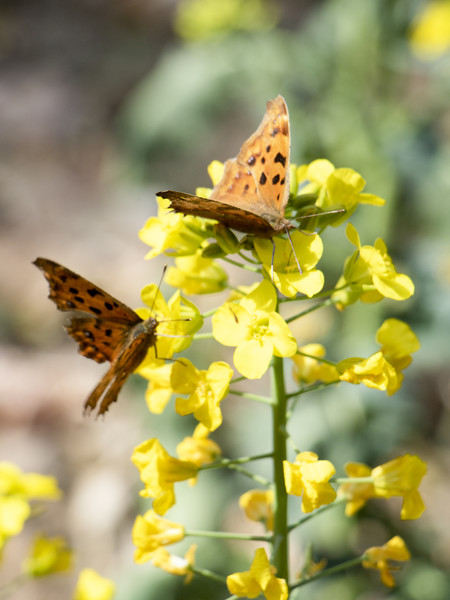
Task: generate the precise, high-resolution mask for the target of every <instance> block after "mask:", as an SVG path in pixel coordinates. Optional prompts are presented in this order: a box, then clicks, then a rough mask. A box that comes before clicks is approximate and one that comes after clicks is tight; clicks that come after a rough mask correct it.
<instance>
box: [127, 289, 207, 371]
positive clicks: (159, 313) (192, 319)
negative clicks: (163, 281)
mask: <svg viewBox="0 0 450 600" xmlns="http://www.w3.org/2000/svg"><path fill="white" fill-rule="evenodd" d="M141 298H142V300H143V301H144V302H145V304H146V305H147V306H148V307H149V308H138V309H137V310H136V312H137V314H138V315H139V316H140V317H141V319H148V318H150V317H155V318H156V319H157V320H158V321H159V324H158V327H157V330H156V333H157V337H156V353H157V356H158V358H171V357H172V356H173V354H174V353H175V352H181V351H182V350H185V349H186V348H187V347H188V346H189V345H190V344H191V341H192V337H191V336H192V335H193V334H194V333H195V332H196V331H197V330H198V329H200V327H201V326H202V324H203V319H202V316H201V315H200V312H199V310H198V308H197V307H196V306H195V304H193V303H192V302H189V300H186V298H182V297H181V295H180V292H179V290H178V291H177V292H175V294H174V295H173V296H172V297H171V298H170V300H169V301H168V302H166V301H165V300H164V297H163V295H162V293H161V291H160V290H159V289H158V286H157V285H156V284H154V283H152V284H150V285H147V286H145V287H144V289H143V290H142V292H141ZM153 363H155V348H153V347H152V348H150V349H149V351H148V353H147V358H146V359H145V360H144V361H143V362H142V363H141V365H140V367H139V368H138V369H137V370H136V372H137V373H140V372H141V370H143V369H145V367H147V366H149V364H153ZM157 364H158V363H157ZM153 366H155V365H154V364H153ZM159 366H161V365H160V363H159Z"/></svg>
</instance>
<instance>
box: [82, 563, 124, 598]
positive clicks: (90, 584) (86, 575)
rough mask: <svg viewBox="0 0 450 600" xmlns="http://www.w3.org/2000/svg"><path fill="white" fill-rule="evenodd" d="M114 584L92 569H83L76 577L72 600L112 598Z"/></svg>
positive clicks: (114, 588) (114, 589)
mask: <svg viewBox="0 0 450 600" xmlns="http://www.w3.org/2000/svg"><path fill="white" fill-rule="evenodd" d="M115 591H116V586H115V584H114V583H113V582H112V581H111V580H110V579H106V578H105V577H102V576H101V575H99V574H98V573H97V572H96V571H94V570H93V569H83V570H82V571H81V572H80V575H79V577H78V582H77V587H76V589H75V594H74V596H73V600H112V598H113V597H114V594H115Z"/></svg>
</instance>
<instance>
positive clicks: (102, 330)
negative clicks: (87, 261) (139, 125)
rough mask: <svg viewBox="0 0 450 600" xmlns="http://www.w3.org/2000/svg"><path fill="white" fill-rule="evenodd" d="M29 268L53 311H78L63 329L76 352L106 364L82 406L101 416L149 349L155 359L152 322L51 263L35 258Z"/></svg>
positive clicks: (154, 323) (68, 271)
mask: <svg viewBox="0 0 450 600" xmlns="http://www.w3.org/2000/svg"><path fill="white" fill-rule="evenodd" d="M34 264H35V265H36V266H37V267H38V268H39V269H41V271H42V272H43V273H44V276H45V278H46V279H47V281H48V283H49V287H50V294H49V298H50V299H51V300H53V302H54V303H55V304H56V306H57V307H58V309H59V310H62V311H78V312H81V313H84V314H83V316H74V317H72V318H71V320H70V322H69V324H68V325H67V326H66V331H67V333H68V334H69V335H70V336H71V337H73V338H74V340H76V342H77V343H78V346H79V352H80V354H82V355H83V356H86V357H87V358H91V359H92V360H95V361H96V362H98V363H103V362H105V361H109V362H110V363H111V366H110V367H109V370H108V371H107V372H106V374H105V375H104V376H103V378H102V379H101V380H100V382H99V384H98V385H97V386H96V388H95V389H94V390H93V391H92V393H91V394H90V395H89V397H88V399H87V401H86V403H85V409H86V411H87V412H90V411H91V410H94V409H95V408H97V406H98V405H99V408H98V413H97V414H98V415H101V414H104V413H105V412H106V411H107V410H108V407H109V405H110V404H111V403H112V402H115V401H116V400H117V396H118V394H119V392H120V390H121V388H122V386H123V384H124V383H125V381H126V380H127V378H128V377H129V375H130V374H131V373H132V372H133V371H134V370H135V369H136V368H137V367H138V366H139V365H140V363H141V362H142V361H143V360H144V358H145V356H146V354H147V351H148V350H149V348H152V347H155V355H156V346H155V344H156V328H157V326H158V321H157V320H156V319H155V318H153V317H150V318H149V319H147V320H145V321H144V320H143V319H141V317H140V316H139V315H138V314H137V313H135V312H134V311H133V310H132V309H131V308H129V307H128V306H126V305H125V304H123V303H122V302H120V301H119V300H117V299H116V298H114V297H113V296H111V295H110V294H108V293H107V292H105V291H104V290H102V289H101V288H99V287H98V286H96V285H94V284H93V283H91V282H90V281H88V280H87V279H85V278H84V277H81V275H77V274H76V273H74V272H73V271H70V270H69V269H67V268H66V267H63V266H62V265H59V264H58V263H56V262H53V261H51V260H48V259H45V258H37V259H36V260H35V261H34Z"/></svg>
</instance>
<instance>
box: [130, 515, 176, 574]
mask: <svg viewBox="0 0 450 600" xmlns="http://www.w3.org/2000/svg"><path fill="white" fill-rule="evenodd" d="M132 538H133V544H134V545H135V546H136V551H135V554H134V560H135V562H136V563H138V564H142V563H144V562H146V561H148V560H150V559H151V558H152V556H153V554H154V552H155V550H157V549H158V548H159V547H161V546H169V545H170V544H176V543H177V542H179V541H181V540H182V539H183V538H184V527H183V526H182V525H179V524H178V523H174V522H173V521H168V520H167V519H162V518H161V517H159V516H158V515H157V514H156V513H155V512H154V511H153V510H148V511H147V512H146V513H145V514H144V515H138V516H137V517H136V520H135V522H134V525H133V532H132Z"/></svg>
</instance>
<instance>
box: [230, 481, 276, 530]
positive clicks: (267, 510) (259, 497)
mask: <svg viewBox="0 0 450 600" xmlns="http://www.w3.org/2000/svg"><path fill="white" fill-rule="evenodd" d="M273 503H274V495H273V490H249V491H248V492H245V494H242V496H241V497H240V498H239V506H240V507H241V508H242V509H243V511H244V512H245V515H246V517H247V518H248V519H250V520H251V521H258V522H260V523H263V524H264V526H265V527H266V529H267V530H269V531H272V530H273Z"/></svg>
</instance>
